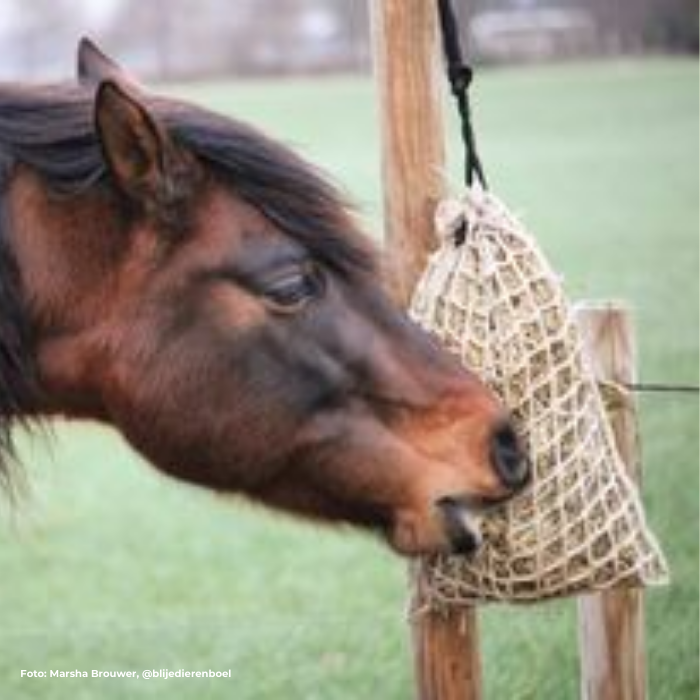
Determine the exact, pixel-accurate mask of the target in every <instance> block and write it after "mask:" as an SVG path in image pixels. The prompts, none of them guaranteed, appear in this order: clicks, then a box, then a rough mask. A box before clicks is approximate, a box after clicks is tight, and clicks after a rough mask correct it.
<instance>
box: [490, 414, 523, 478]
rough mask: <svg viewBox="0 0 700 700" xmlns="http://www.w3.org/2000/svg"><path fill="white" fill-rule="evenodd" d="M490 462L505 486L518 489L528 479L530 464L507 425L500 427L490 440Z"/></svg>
mask: <svg viewBox="0 0 700 700" xmlns="http://www.w3.org/2000/svg"><path fill="white" fill-rule="evenodd" d="M491 461H492V462H493V466H494V468H495V470H496V473H497V474H498V476H499V478H500V479H501V481H502V482H503V484H504V485H505V486H507V487H508V488H511V489H518V488H521V487H523V486H525V484H526V483H527V482H528V480H529V478H530V464H529V462H528V460H527V457H526V456H525V454H524V452H523V450H522V448H521V446H520V440H518V436H517V435H516V434H515V431H514V430H513V428H512V427H511V425H510V424H509V423H504V424H503V425H501V426H500V427H499V428H498V429H497V430H496V431H495V432H494V434H493V438H492V440H491Z"/></svg>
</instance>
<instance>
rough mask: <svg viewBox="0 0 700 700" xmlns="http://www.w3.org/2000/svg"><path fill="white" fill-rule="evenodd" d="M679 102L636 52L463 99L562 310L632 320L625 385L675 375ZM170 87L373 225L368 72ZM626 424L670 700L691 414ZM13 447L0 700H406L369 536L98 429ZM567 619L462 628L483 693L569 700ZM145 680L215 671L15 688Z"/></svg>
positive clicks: (689, 241) (677, 77) (385, 558)
mask: <svg viewBox="0 0 700 700" xmlns="http://www.w3.org/2000/svg"><path fill="white" fill-rule="evenodd" d="M697 86H698V70H697V65H696V64H695V63H694V62H691V61H683V60H652V61H639V62H625V63H598V64H588V65H567V66H563V67H542V68H527V69H521V70H518V69H511V70H499V71H493V72H487V71H484V73H483V74H482V75H481V76H480V78H479V81H478V85H477V87H476V92H475V99H476V113H477V121H478V130H479V132H480V135H481V147H482V155H483V157H484V159H485V162H486V165H487V169H488V172H489V174H490V179H491V182H492V186H493V187H494V189H495V190H496V191H497V192H499V193H500V194H501V195H502V196H503V197H504V199H506V201H508V202H509V203H510V205H511V206H512V207H513V208H514V209H516V210H517V211H520V212H521V213H522V216H523V218H524V219H525V221H526V222H527V223H528V224H529V226H530V228H531V229H532V230H533V231H534V232H536V233H537V235H538V236H539V238H540V240H541V242H542V245H543V246H544V248H545V250H546V251H547V252H548V253H549V255H550V257H551V260H552V262H553V263H554V265H555V266H556V267H557V268H558V269H559V270H560V271H561V272H562V273H563V274H564V276H565V279H566V282H567V286H568V289H569V291H570V294H571V296H573V297H575V298H580V297H598V298H622V299H626V300H628V301H629V302H630V304H631V305H632V306H633V307H634V309H635V311H636V316H637V322H638V329H639V334H640V354H641V368H640V372H641V377H642V378H643V379H645V380H647V381H664V382H686V383H693V382H697V381H698V376H697V372H698V160H697V159H698V94H697ZM183 91H184V92H185V93H187V94H188V95H189V96H191V97H194V98H196V99H197V100H199V101H201V102H206V103H208V104H209V105H211V106H213V107H214V108H217V109H221V110H225V111H229V112H231V113H234V114H236V115H238V116H240V117H243V118H246V119H250V120H252V121H255V122H257V123H258V124H261V125H262V126H264V127H266V128H267V129H268V130H269V131H271V132H272V133H273V134H275V135H277V136H278V137H280V138H282V139H283V140H285V141H288V142H290V143H292V144H294V145H296V146H298V147H299V148H300V149H301V150H302V151H303V152H304V153H305V154H306V155H307V156H308V157H309V158H311V159H313V160H315V161H317V162H318V163H320V164H322V165H323V166H324V167H325V169H326V170H328V171H329V172H330V173H332V174H333V175H334V176H335V178H336V179H337V180H338V181H339V182H340V183H341V184H342V185H343V186H344V187H345V188H346V189H347V190H348V191H349V192H350V193H351V195H352V196H353V198H354V199H355V200H356V201H357V202H358V203H359V205H360V207H361V208H362V210H363V213H364V215H365V217H366V220H367V222H368V227H369V228H372V229H374V230H375V231H376V230H378V229H379V224H378V222H379V202H380V199H381V195H380V182H379V164H378V145H377V144H378V138H377V133H376V111H375V110H376V108H375V102H374V99H373V98H374V96H373V92H372V88H371V85H370V83H369V81H368V80H364V79H332V80H331V79H326V80H318V81H294V82H287V83H279V82H266V83H245V84H221V85H211V86H206V87H205V86H199V87H189V88H186V89H183ZM455 126H456V125H455ZM455 131H456V130H455ZM454 144H455V147H454V164H453V167H455V172H456V167H457V165H458V162H459V157H460V156H459V147H458V145H457V140H456V137H455V140H454ZM426 167H427V166H426ZM641 409H642V413H641V418H642V429H643V441H644V445H643V447H644V465H645V467H644V468H645V473H646V479H645V489H644V490H645V501H646V504H647V506H648V512H649V518H650V521H651V524H652V526H653V527H654V529H655V530H656V532H657V533H658V535H659V537H660V539H661V541H662V543H663V545H664V547H665V549H666V552H667V554H668V557H669V559H670V563H671V566H672V570H673V582H672V585H671V586H670V587H668V588H664V589H657V590H653V591H652V592H650V594H649V596H648V614H647V630H648V634H647V646H648V656H649V683H650V697H651V698H653V699H654V700H691V699H694V698H696V697H697V694H698V402H697V398H694V397H693V398H691V397H680V396H654V397H649V398H644V399H643V400H642V401H641ZM23 444H24V448H23V453H24V455H25V459H26V462H27V463H28V464H29V465H30V466H29V469H28V471H29V473H30V478H31V481H32V483H33V493H32V495H31V497H30V499H28V500H27V501H26V502H25V503H23V504H21V505H20V506H19V507H18V508H16V509H14V511H12V509H10V508H9V507H8V506H7V504H3V505H2V506H0V513H1V514H3V515H4V517H2V519H1V520H0V698H3V699H7V700H23V699H24V698H41V699H42V700H43V699H48V698H51V699H54V698H55V699H59V698H60V699H63V698H65V699H70V700H86V699H88V698H89V699H93V698H100V699H103V698H104V699H105V700H110V699H114V700H117V699H120V700H121V699H122V698H145V697H168V698H170V699H171V700H178V699H183V698H195V697H196V698H217V699H218V698H221V699H222V700H223V699H224V698H225V699H226V700H231V698H235V699H236V700H264V699H268V698H269V699H276V698H287V699H290V700H295V699H302V698H303V699H304V700H399V699H402V700H405V699H406V698H410V697H411V696H412V692H413V686H412V678H411V673H412V671H411V658H410V647H409V643H408V639H409V633H408V627H407V625H406V618H405V607H406V587H405V580H406V574H405V563H404V562H402V561H401V560H399V559H398V558H396V557H395V556H394V555H392V554H391V553H389V552H388V551H386V550H385V548H384V547H382V546H381V545H380V544H378V543H375V542H374V541H372V540H371V539H369V538H367V537H365V536H363V535H360V534H356V533H347V532H328V531H325V530H321V529H318V528H315V527H311V526H307V525H302V524H297V523H294V522H292V521H290V520H288V519H286V518H284V517H280V516H272V515H270V514H268V513H266V512H264V511H261V510H258V509H256V508H254V507H251V506H249V505H245V504H241V503H239V502H234V503H229V502H227V501H226V500H224V499H221V498H217V497H214V496H212V495H210V494H208V493H205V492H201V491H197V490H195V489H192V488H188V487H184V486H180V485H178V484H176V483H173V482H170V481H168V480H166V479H165V478H162V477H161V476H159V475H158V474H156V473H155V472H154V471H152V470H151V469H149V468H147V467H146V466H144V465H143V464H142V463H141V462H140V461H139V460H138V459H137V458H136V457H135V456H134V455H133V454H132V453H131V452H130V451H129V450H128V449H127V448H126V447H125V446H124V445H123V443H122V442H121V441H120V439H119V438H118V437H117V436H115V435H114V434H112V433H110V432H108V431H106V430H103V429H98V428H94V427H90V426H84V425H71V426H66V425H58V426H56V428H55V432H54V437H53V438H45V439H39V440H33V441H29V440H23ZM574 608H575V606H574V605H573V604H572V603H571V602H559V603H552V604H547V605H542V606H538V607H534V608H531V609H527V610H522V609H511V608H489V609H488V610H486V611H485V612H484V614H483V616H482V620H483V624H482V630H483V653H484V658H485V672H486V697H488V698H493V699H496V698H498V699H505V700H565V699H567V698H575V697H577V694H578V676H577V659H576V645H575V636H576V625H575V617H574V614H573V611H574ZM160 668H167V669H170V670H177V669H179V668H184V669H186V670H199V669H209V668H211V669H214V670H225V669H229V668H230V669H231V670H232V674H233V678H232V679H231V680H221V679H219V680H211V681H209V680H206V681H205V680H201V679H199V680H179V679H178V680H152V681H144V680H138V681H129V680H95V679H92V678H89V679H26V678H25V679H21V678H20V670H21V669H28V670H31V669H36V670H44V671H47V670H49V669H61V670H74V669H79V670H88V671H90V670H92V669H97V670H135V671H139V672H140V671H142V670H143V669H160Z"/></svg>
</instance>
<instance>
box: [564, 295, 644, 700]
mask: <svg viewBox="0 0 700 700" xmlns="http://www.w3.org/2000/svg"><path fill="white" fill-rule="evenodd" d="M577 322H578V324H579V328H580V329H581V331H582V335H583V338H584V342H585V345H586V350H587V355H588V359H589V361H590V362H591V367H592V369H593V371H594V373H595V374H596V377H597V379H599V380H602V381H608V382H614V383H618V384H629V383H632V382H634V381H635V379H636V377H635V373H636V369H635V367H636V365H635V359H636V357H635V346H634V335H633V328H632V319H631V315H630V313H629V311H627V310H626V309H625V308H624V307H622V306H620V305H619V304H605V303H602V304H587V305H585V306H583V307H581V308H580V309H579V310H578V314H577ZM615 404H616V405H615V406H614V407H613V408H612V410H611V411H610V412H609V414H610V420H611V423H612V428H613V432H614V434H615V441H616V443H617V447H618V450H619V452H620V456H621V457H622V461H623V462H624V464H625V466H626V467H627V469H628V473H629V475H630V476H631V477H632V479H634V480H635V481H636V482H637V483H639V479H640V476H641V474H640V457H639V444H638V434H637V420H636V411H635V405H634V400H633V398H632V397H631V396H630V395H627V394H626V395H624V398H623V399H622V400H620V401H616V402H615ZM578 608H579V653H580V657H581V697H582V698H583V700H643V699H644V698H645V697H646V665H645V655H644V599H643V593H642V591H641V589H618V590H611V591H606V592H604V593H598V594H594V595H587V596H582V597H581V598H579V602H578Z"/></svg>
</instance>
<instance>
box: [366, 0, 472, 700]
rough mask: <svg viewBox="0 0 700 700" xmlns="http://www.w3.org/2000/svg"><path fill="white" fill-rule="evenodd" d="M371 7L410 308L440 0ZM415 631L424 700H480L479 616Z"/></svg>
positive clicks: (436, 89) (401, 281)
mask: <svg viewBox="0 0 700 700" xmlns="http://www.w3.org/2000/svg"><path fill="white" fill-rule="evenodd" d="M371 9H372V15H371V16H372V35H373V44H374V62H375V74H376V80H377V86H378V93H379V101H380V108H381V133H382V166H383V168H382V169H383V181H384V220H385V229H386V233H385V235H386V243H387V247H388V252H389V260H390V262H392V263H393V264H394V267H393V270H392V278H391V280H390V281H391V285H392V289H393V291H394V295H395V298H396V299H397V300H398V302H399V303H400V304H401V305H403V306H406V305H407V304H408V302H409V300H410V296H411V292H412V290H413V287H414V285H415V283H416V281H417V279H418V277H419V276H420V274H421V272H422V271H423V269H424V267H425V264H426V259H427V255H428V253H429V251H430V250H431V248H433V247H434V246H435V243H436V241H435V238H434V236H435V234H434V228H433V214H434V212H435V206H436V204H437V203H438V201H439V200H440V198H441V197H442V196H443V194H444V192H445V183H444V180H443V171H444V163H445V151H444V139H445V134H444V124H443V113H442V95H443V86H444V80H445V78H444V77H443V73H442V70H441V59H440V56H441V45H440V36H439V30H438V15H437V1H436V0H372V3H371ZM412 576H413V577H414V584H415V583H416V581H415V576H416V574H415V573H413V574H412ZM418 595H419V600H418V605H419V606H420V603H421V601H420V592H419V594H418ZM413 627H414V629H413V635H414V648H415V663H416V676H417V684H418V697H419V698H420V700H478V698H480V697H481V688H480V680H481V668H480V661H479V647H478V640H477V628H476V611H475V610H474V609H466V610H463V611H456V612H453V613H452V612H451V613H449V614H444V615H442V614H436V613H434V612H430V611H427V612H424V613H422V614H419V615H417V616H416V618H415V620H414V623H413Z"/></svg>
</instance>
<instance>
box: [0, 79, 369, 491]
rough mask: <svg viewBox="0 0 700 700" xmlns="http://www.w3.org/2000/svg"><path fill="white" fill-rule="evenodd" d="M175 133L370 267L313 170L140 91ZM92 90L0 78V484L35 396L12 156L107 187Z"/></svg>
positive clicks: (349, 273)
mask: <svg viewBox="0 0 700 700" xmlns="http://www.w3.org/2000/svg"><path fill="white" fill-rule="evenodd" d="M141 99H142V101H143V102H144V104H145V105H146V107H147V108H148V109H149V110H151V111H152V112H153V113H154V114H155V115H156V116H157V117H158V118H159V119H160V120H161V121H162V123H163V124H164V125H165V126H166V127H167V128H168V130H169V131H170V132H171V134H172V135H173V136H174V138H175V139H176V140H177V141H178V142H179V143H180V144H181V145H183V146H184V147H185V148H187V149H189V150H190V151H191V152H193V153H194V154H195V155H196V156H198V157H199V159H200V160H201V161H202V162H204V163H205V164H206V165H207V166H208V167H209V168H210V169H212V170H213V171H214V173H215V174H216V176H217V177H218V178H219V179H220V180H221V181H223V182H224V183H225V184H226V185H227V186H229V187H230V188H231V189H232V190H233V191H234V192H235V193H236V194H237V195H238V196H239V197H241V198H242V199H244V200H245V201H247V202H248V203H250V204H251V205H252V206H254V207H255V208H257V209H258V210H259V211H261V212H262V213H263V214H264V215H265V216H266V217H267V218H268V219H269V220H270V221H271V222H272V223H273V224H274V225H276V226H277V227H278V228H280V229H281V230H282V231H284V232H285V233H286V234H287V235H289V236H290V237H292V238H294V239H296V240H298V241H299V242H300V244H301V245H303V246H304V247H305V248H306V249H307V250H308V251H309V252H310V254H311V255H313V256H314V257H315V258H316V259H318V260H319V261H322V262H324V263H325V264H327V265H329V266H330V267H331V268H333V269H334V270H336V271H337V272H338V273H340V274H342V275H345V276H346V277H347V278H350V279H351V280H352V279H353V278H355V279H357V280H359V279H364V278H366V276H367V275H374V274H376V265H375V256H374V254H373V251H372V249H371V247H370V246H369V244H368V243H367V242H366V239H365V238H364V237H363V236H362V235H361V234H360V233H359V232H358V229H357V225H356V223H355V219H354V216H353V213H352V209H351V208H350V207H349V205H348V204H347V202H346V200H345V198H344V197H343V196H342V195H341V194H340V192H339V190H338V189H337V188H336V187H335V186H333V185H332V184H330V182H329V179H328V178H327V177H326V176H324V175H323V174H322V173H321V172H320V171H318V170H317V169H316V168H314V167H313V166H311V165H310V164H309V163H307V162H306V161H304V160H303V159H302V158H300V157H299V156H297V155H296V154H295V153H294V152H293V151H291V150H290V149H288V148H287V147H285V146H283V145H282V144H280V143H277V142H275V141H273V140H271V139H269V138H268V137H266V136H264V135H263V134H261V133H260V132H258V131H257V130H256V129H254V128H252V127H250V126H248V125H245V124H243V123H240V122H237V121H235V120H233V119H230V118H227V117H223V116H219V115H217V114H214V113H212V112H209V111H207V110H205V109H202V108H199V107H195V106H193V105H190V104H187V103H184V102H178V101H175V100H166V99H163V98H159V97H143V98H141ZM93 104H94V89H91V88H86V87H80V86H75V85H59V86H50V87H31V88H28V87H26V86H19V85H4V86H0V486H2V485H3V482H4V483H5V484H6V485H7V484H9V473H8V462H12V458H13V455H14V449H13V443H12V434H11V428H12V426H13V424H16V423H18V422H20V423H27V422H28V421H30V420H32V415H33V414H35V413H36V411H37V406H38V403H39V398H40V394H39V388H38V382H37V371H36V365H35V360H34V352H33V340H32V329H31V327H30V323H29V320H28V319H29V316H28V314H27V313H26V308H25V301H24V300H25V295H24V293H23V290H22V285H21V279H20V274H19V271H18V269H17V263H16V261H15V259H14V257H13V254H12V251H11V249H10V245H9V238H8V235H7V211H6V201H5V200H6V195H7V190H8V184H9V181H10V179H11V177H12V176H13V173H14V172H15V171H16V170H15V169H16V167H17V166H19V165H22V166H26V167H28V168H30V169H32V170H33V171H35V172H36V173H38V174H39V175H40V176H41V178H42V180H43V182H44V183H45V184H46V186H47V188H48V189H49V190H50V191H52V192H55V193H57V194H59V195H63V196H70V195H72V194H79V193H85V192H87V191H88V190H89V189H90V188H92V187H100V186H101V187H112V183H111V181H110V178H109V174H108V170H107V166H106V163H105V161H104V158H103V154H102V150H101V147H100V144H99V141H98V138H97V134H96V133H95V127H94V119H93Z"/></svg>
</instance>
